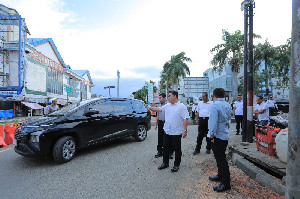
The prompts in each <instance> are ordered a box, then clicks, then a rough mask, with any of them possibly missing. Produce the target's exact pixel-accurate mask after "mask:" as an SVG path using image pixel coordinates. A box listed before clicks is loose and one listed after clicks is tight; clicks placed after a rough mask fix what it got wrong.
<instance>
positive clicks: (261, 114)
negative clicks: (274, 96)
mask: <svg viewBox="0 0 300 199" xmlns="http://www.w3.org/2000/svg"><path fill="white" fill-rule="evenodd" d="M256 102H257V104H256V105H255V108H254V114H256V116H257V119H258V125H259V126H266V125H267V124H268V122H269V107H268V104H267V103H265V102H264V98H263V97H262V96H261V95H260V96H258V97H256Z"/></svg>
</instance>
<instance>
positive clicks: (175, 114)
mask: <svg viewBox="0 0 300 199" xmlns="http://www.w3.org/2000/svg"><path fill="white" fill-rule="evenodd" d="M168 100H169V102H170V103H167V104H166V105H164V106H162V107H148V111H154V112H165V124H164V130H165V134H164V144H163V164H162V165H160V166H159V167H158V169H159V170H162V169H165V168H168V167H169V154H170V151H171V150H173V149H174V150H175V161H174V167H173V168H172V169H171V171H172V172H177V171H178V170H179V166H180V163H181V155H182V152H181V138H185V137H186V136H187V126H188V118H189V113H188V110H187V108H186V106H185V105H184V104H182V103H180V102H179V101H178V92H177V91H171V92H169V95H168Z"/></svg>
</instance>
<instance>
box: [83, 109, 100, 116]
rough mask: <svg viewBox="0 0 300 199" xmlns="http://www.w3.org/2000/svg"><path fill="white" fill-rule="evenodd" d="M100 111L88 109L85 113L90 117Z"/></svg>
mask: <svg viewBox="0 0 300 199" xmlns="http://www.w3.org/2000/svg"><path fill="white" fill-rule="evenodd" d="M98 113H99V111H97V110H87V111H86V112H85V113H84V116H87V117H90V116H92V115H95V114H98Z"/></svg>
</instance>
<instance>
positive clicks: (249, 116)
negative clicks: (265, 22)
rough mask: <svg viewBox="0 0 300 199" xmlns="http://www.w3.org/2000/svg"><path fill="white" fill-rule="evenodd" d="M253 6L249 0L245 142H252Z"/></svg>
mask: <svg viewBox="0 0 300 199" xmlns="http://www.w3.org/2000/svg"><path fill="white" fill-rule="evenodd" d="M253 6H254V0H250V5H249V44H248V49H249V54H248V64H249V71H248V78H247V79H248V81H247V134H246V140H247V142H250V143H253V132H254V124H253V63H254V60H253Z"/></svg>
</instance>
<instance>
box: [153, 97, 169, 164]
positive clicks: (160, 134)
mask: <svg viewBox="0 0 300 199" xmlns="http://www.w3.org/2000/svg"><path fill="white" fill-rule="evenodd" d="M159 102H160V104H159V105H158V106H157V107H162V106H164V105H165V104H166V94H164V93H160V94H159ZM164 123H165V113H164V112H157V115H156V123H155V130H157V154H156V155H155V157H156V158H159V157H161V156H163V144H164V134H165V131H164ZM169 158H170V159H173V150H172V151H171V153H170V155H169Z"/></svg>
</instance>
